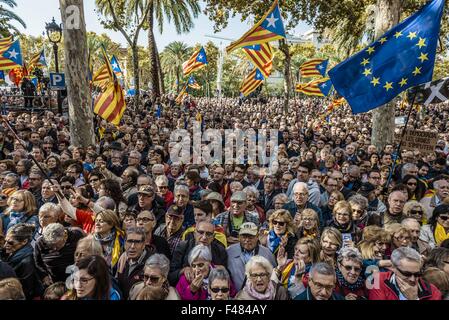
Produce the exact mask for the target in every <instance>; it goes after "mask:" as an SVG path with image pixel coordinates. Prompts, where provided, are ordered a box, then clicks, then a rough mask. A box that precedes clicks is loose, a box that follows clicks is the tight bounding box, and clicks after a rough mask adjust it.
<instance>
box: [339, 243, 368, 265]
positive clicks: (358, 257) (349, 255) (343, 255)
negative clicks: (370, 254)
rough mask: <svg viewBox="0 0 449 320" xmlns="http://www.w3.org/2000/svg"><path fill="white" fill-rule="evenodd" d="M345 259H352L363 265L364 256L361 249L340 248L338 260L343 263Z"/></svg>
mask: <svg viewBox="0 0 449 320" xmlns="http://www.w3.org/2000/svg"><path fill="white" fill-rule="evenodd" d="M343 260H352V261H355V262H357V263H359V264H360V265H363V258H362V254H361V253H360V251H359V250H358V249H356V248H350V247H345V248H343V249H341V250H340V252H339V254H338V258H337V261H338V262H339V263H341V262H342V261H343Z"/></svg>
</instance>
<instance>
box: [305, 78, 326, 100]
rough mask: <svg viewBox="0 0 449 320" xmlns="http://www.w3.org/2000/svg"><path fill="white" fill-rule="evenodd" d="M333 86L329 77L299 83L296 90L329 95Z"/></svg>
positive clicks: (320, 95) (323, 95) (313, 94)
mask: <svg viewBox="0 0 449 320" xmlns="http://www.w3.org/2000/svg"><path fill="white" fill-rule="evenodd" d="M331 88H332V82H331V81H330V79H329V78H320V79H316V80H312V81H310V82H309V83H298V84H297V85H296V92H300V93H304V94H306V95H308V96H317V97H327V96H328V95H329V92H330V91H331Z"/></svg>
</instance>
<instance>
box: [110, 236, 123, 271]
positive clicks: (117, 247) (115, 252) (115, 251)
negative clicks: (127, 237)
mask: <svg viewBox="0 0 449 320" xmlns="http://www.w3.org/2000/svg"><path fill="white" fill-rule="evenodd" d="M122 236H123V232H122V231H121V230H117V232H116V235H115V240H114V247H113V248H112V260H111V266H112V267H114V266H115V264H116V263H117V262H118V259H119V258H120V254H121V253H122V244H121V243H120V237H122Z"/></svg>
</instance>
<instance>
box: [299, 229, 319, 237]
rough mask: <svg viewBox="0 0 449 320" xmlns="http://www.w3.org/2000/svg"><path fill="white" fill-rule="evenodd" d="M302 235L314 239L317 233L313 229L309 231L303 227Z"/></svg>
mask: <svg viewBox="0 0 449 320" xmlns="http://www.w3.org/2000/svg"><path fill="white" fill-rule="evenodd" d="M302 236H303V237H307V238H313V239H315V238H317V236H318V234H317V231H316V230H315V231H311V230H310V231H309V230H306V229H303V230H302Z"/></svg>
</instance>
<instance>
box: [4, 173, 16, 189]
mask: <svg viewBox="0 0 449 320" xmlns="http://www.w3.org/2000/svg"><path fill="white" fill-rule="evenodd" d="M6 177H12V178H14V185H16V186H18V185H19V176H18V175H17V174H16V173H14V172H8V173H7V174H6V175H5V178H6Z"/></svg>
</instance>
